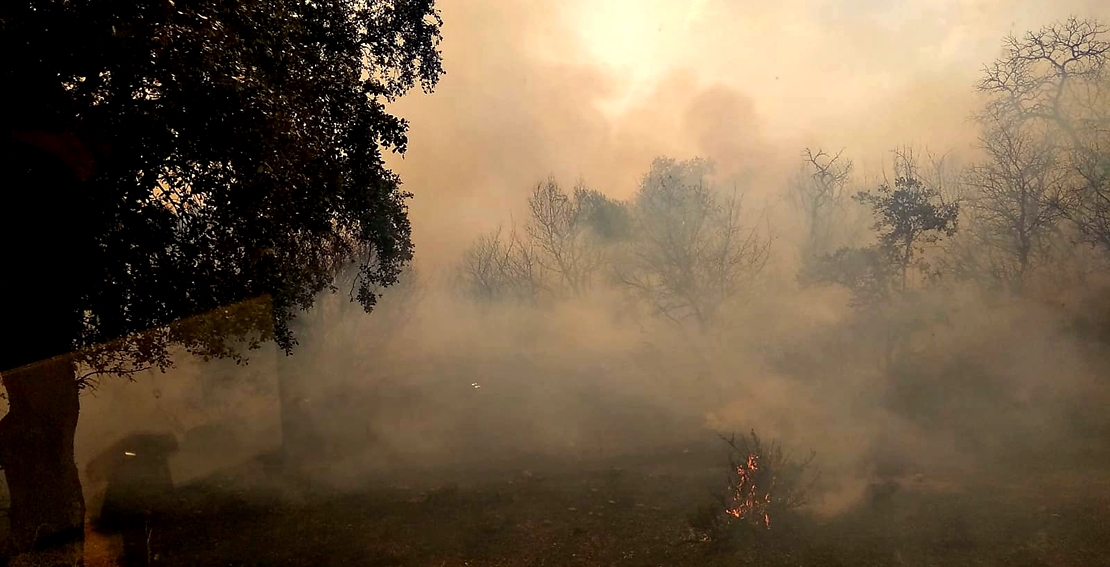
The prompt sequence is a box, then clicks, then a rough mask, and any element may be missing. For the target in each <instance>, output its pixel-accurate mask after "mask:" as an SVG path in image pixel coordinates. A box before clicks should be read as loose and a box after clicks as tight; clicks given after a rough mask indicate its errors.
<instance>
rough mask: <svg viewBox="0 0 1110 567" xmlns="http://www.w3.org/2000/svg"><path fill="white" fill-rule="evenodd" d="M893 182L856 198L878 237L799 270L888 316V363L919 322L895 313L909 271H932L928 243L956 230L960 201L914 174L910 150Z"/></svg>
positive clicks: (804, 277) (909, 285)
mask: <svg viewBox="0 0 1110 567" xmlns="http://www.w3.org/2000/svg"><path fill="white" fill-rule="evenodd" d="M896 156H897V158H898V159H897V160H896V164H895V170H896V171H897V172H899V175H898V177H896V178H895V180H894V185H893V186H891V185H890V184H889V183H886V182H883V183H880V184H879V186H878V187H877V188H876V189H875V190H874V191H870V190H868V191H861V192H860V193H857V194H856V195H854V196H853V199H855V200H856V201H858V202H859V203H861V204H863V205H865V206H867V207H868V208H870V209H871V213H872V215H873V217H874V219H875V222H874V224H873V225H872V230H873V231H874V232H875V238H876V242H875V243H874V244H872V245H870V246H866V247H862V248H854V247H843V248H841V249H839V250H837V251H836V252H834V253H832V254H826V255H824V256H822V257H820V258H819V259H818V260H817V261H816V262H814V263H812V264H810V265H809V266H807V267H806V268H805V269H803V270H802V272H801V273H800V274H799V280H800V282H801V283H802V284H803V285H813V284H818V283H833V284H839V285H842V286H845V287H847V288H848V289H849V290H850V291H851V292H852V296H853V304H854V305H855V306H856V307H858V308H861V309H864V310H867V311H870V312H871V313H873V314H877V315H878V316H879V317H880V318H882V319H883V321H884V328H885V333H884V334H885V340H884V343H885V348H884V362H885V365H886V366H885V367H886V368H888V369H889V368H890V367H891V365H892V364H893V362H894V356H895V352H896V350H897V347H898V345H899V344H901V343H903V342H905V341H906V340H907V338H908V335H909V330H910V329H912V328H914V327H916V326H917V325H918V324H919V321H918V320H917V317H916V316H913V317H908V320H905V319H907V318H906V317H897V316H896V315H897V314H898V313H897V312H896V310H895V309H893V308H895V307H900V306H904V304H905V303H906V301H905V300H906V299H907V298H909V297H910V296H911V291H912V289H913V287H914V286H915V284H916V282H915V281H913V280H911V278H910V275H911V273H914V272H916V274H915V275H918V276H920V277H919V278H918V279H919V280H920V279H924V278H925V277H927V276H928V275H929V269H930V267H929V264H928V262H927V260H926V251H927V250H926V248H927V247H928V246H929V245H932V244H935V243H937V242H938V241H939V240H940V239H941V238H942V237H943V236H952V235H953V234H955V232H956V226H957V220H958V217H959V206H958V204H956V203H950V202H945V201H944V200H943V199H942V198H941V195H940V193H939V191H937V190H936V189H934V188H932V187H930V186H928V185H926V184H925V183H924V182H922V181H921V180H920V179H918V178H917V177H916V175H918V174H919V173H918V172H919V169H918V165H917V162H916V159H915V158H914V157H913V154H912V153H909V152H899V153H896Z"/></svg>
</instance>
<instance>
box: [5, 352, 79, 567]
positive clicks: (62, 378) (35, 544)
mask: <svg viewBox="0 0 1110 567" xmlns="http://www.w3.org/2000/svg"><path fill="white" fill-rule="evenodd" d="M3 383H4V388H5V389H6V390H7V392H8V403H9V410H8V414H7V415H5V416H4V418H3V419H0V466H2V467H3V469H4V475H5V477H6V478H7V481H8V489H9V492H10V493H11V509H10V511H9V517H10V520H11V540H10V542H9V551H14V552H23V551H29V550H32V549H34V548H39V549H42V548H47V547H55V546H60V545H72V544H74V542H80V541H81V540H82V538H83V536H84V525H85V498H84V496H83V495H82V493H81V481H80V478H79V476H78V473H77V464H76V462H75V461H74V455H73V439H74V435H75V433H76V431H77V418H78V414H79V411H80V405H79V400H78V394H79V390H78V386H77V380H76V378H75V376H74V366H73V363H72V361H71V359H70V357H69V356H59V357H55V358H51V359H48V360H45V361H42V362H38V363H35V364H31V365H28V366H24V367H21V368H17V369H13V370H8V371H5V372H4V373H3Z"/></svg>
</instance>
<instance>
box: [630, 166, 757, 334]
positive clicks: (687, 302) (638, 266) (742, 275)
mask: <svg viewBox="0 0 1110 567" xmlns="http://www.w3.org/2000/svg"><path fill="white" fill-rule="evenodd" d="M711 167H712V166H711V165H710V164H709V163H708V162H706V161H703V160H697V159H695V160H690V161H686V162H676V161H675V160H673V159H669V158H660V159H657V160H655V162H654V163H653V164H652V168H651V171H650V172H649V173H648V174H647V175H646V176H644V178H643V180H642V182H641V186H640V191H639V193H638V194H637V195H636V198H635V201H634V204H633V224H634V226H633V232H634V237H633V239H632V240H631V241H630V242H629V244H628V247H627V249H626V255H625V257H624V258H623V261H622V262H619V263H618V265H617V276H618V280H619V281H620V282H621V283H622V284H623V285H625V286H627V287H628V288H629V289H630V290H633V291H634V292H636V293H637V294H638V295H640V296H641V297H642V298H644V299H645V300H646V301H648V302H649V303H650V304H651V305H652V306H653V308H654V309H655V311H656V312H658V313H659V314H661V315H663V316H665V317H667V318H669V319H671V320H673V321H676V322H682V321H685V320H688V319H693V320H694V321H695V322H696V323H697V325H698V326H699V328H702V329H706V328H707V327H708V326H709V325H710V324H711V323H712V322H713V321H714V319H715V318H716V316H717V314H718V312H719V309H720V307H721V306H722V305H723V304H724V303H726V302H728V301H729V300H732V299H734V298H735V297H736V296H737V295H738V294H739V292H740V291H742V289H743V288H744V286H745V285H746V284H748V283H750V281H751V280H752V279H753V278H754V277H755V276H756V275H758V274H759V273H760V272H761V271H762V269H763V267H764V266H765V265H766V263H767V259H768V252H769V248H770V242H771V239H770V238H769V237H767V236H764V235H762V234H760V233H759V231H758V230H757V229H755V228H748V227H745V226H744V224H743V223H742V220H741V210H742V207H741V197H740V194H739V193H738V192H735V193H733V194H732V195H731V196H728V197H725V198H722V197H720V196H718V195H717V194H716V193H714V192H713V191H712V190H710V188H709V187H708V186H707V185H706V183H705V176H706V174H707V173H708V172H709V171H711Z"/></svg>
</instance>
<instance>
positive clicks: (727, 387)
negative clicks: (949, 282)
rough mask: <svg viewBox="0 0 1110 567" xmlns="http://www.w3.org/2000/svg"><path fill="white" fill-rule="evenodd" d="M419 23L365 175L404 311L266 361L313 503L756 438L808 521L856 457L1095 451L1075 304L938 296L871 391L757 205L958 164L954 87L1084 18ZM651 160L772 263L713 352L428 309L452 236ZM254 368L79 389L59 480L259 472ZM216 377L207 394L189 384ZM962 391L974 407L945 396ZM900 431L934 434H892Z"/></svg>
mask: <svg viewBox="0 0 1110 567" xmlns="http://www.w3.org/2000/svg"><path fill="white" fill-rule="evenodd" d="M442 11H443V19H444V21H445V26H444V30H443V32H444V36H445V42H444V44H443V49H444V66H445V68H446V69H447V75H446V76H445V77H444V79H443V81H442V83H441V84H440V85H439V87H438V88H437V91H436V93H435V94H433V95H430V96H422V95H418V94H413V95H411V96H409V97H408V98H405V99H403V100H402V101H400V102H398V103H397V104H396V107H395V108H396V110H397V111H398V112H399V113H400V114H401V115H403V116H404V117H406V118H407V119H409V120H410V121H411V124H412V127H411V130H410V143H409V148H408V153H407V155H406V156H405V157H404V158H403V159H401V158H400V157H397V156H393V157H391V158H390V162H391V166H392V167H394V168H395V170H396V171H397V172H398V173H400V175H401V177H402V179H403V180H404V182H405V186H406V188H407V189H409V190H411V191H412V192H414V193H415V198H414V199H413V201H412V203H411V218H412V223H413V226H414V240H415V243H416V246H417V261H416V272H417V273H418V274H420V275H421V276H422V277H421V279H420V283H419V285H418V286H417V287H418V288H420V289H421V290H422V291H421V292H420V293H419V294H417V295H419V297H415V298H414V296H413V295H412V293H413V292H411V291H399V292H396V293H394V292H393V291H390V292H387V293H386V296H385V297H384V298H383V302H382V305H381V307H380V308H379V309H378V311H376V312H375V313H374V314H373V315H371V316H369V317H366V316H364V315H363V314H361V313H360V312H359V310H358V309H357V307H356V306H354V305H351V304H349V303H347V302H346V298H345V296H343V295H342V294H340V295H338V296H331V297H328V298H325V299H323V300H322V301H321V305H320V306H319V307H318V308H317V309H316V311H314V312H313V313H312V314H310V315H308V316H306V317H305V320H304V326H303V327H302V329H301V330H302V333H303V335H302V336H303V341H302V343H303V344H302V348H301V349H300V350H298V352H297V353H296V354H295V355H294V356H293V357H292V358H293V359H294V360H296V361H297V362H296V366H295V368H296V372H299V373H301V374H302V376H303V378H304V379H305V380H306V382H308V383H309V384H311V390H312V392H313V394H312V396H311V397H312V403H313V404H317V405H315V406H313V407H314V409H313V410H312V411H313V412H314V413H313V415H314V416H315V417H316V419H317V421H318V425H319V427H320V428H321V430H322V431H323V432H324V434H325V436H326V437H327V438H329V439H332V440H333V443H334V444H336V445H337V446H339V447H340V449H341V451H340V452H341V453H343V455H344V457H343V459H344V460H343V461H342V464H341V465H337V464H334V463H331V464H330V465H329V467H328V471H326V472H325V471H320V474H321V475H325V476H322V478H327V479H328V480H329V482H333V483H336V484H339V485H348V484H357V483H358V482H359V479H360V478H362V477H365V476H366V475H369V474H375V473H379V472H385V471H389V470H396V469H398V468H402V467H413V466H430V465H460V464H465V463H473V462H478V461H490V462H492V461H496V460H497V459H501V460H508V459H510V457H513V456H514V455H526V454H535V453H538V454H544V455H553V456H561V457H565V458H572V459H588V458H590V457H592V456H599V455H612V454H616V453H620V452H622V451H623V452H634V451H637V450H647V449H648V448H652V447H662V446H668V445H681V444H683V443H689V442H691V441H690V440H691V439H701V438H704V437H705V435H706V432H707V431H709V430H714V429H715V430H736V431H744V430H746V429H747V428H749V427H755V428H757V429H759V430H760V432H761V434H764V435H765V436H768V437H778V438H782V439H783V440H785V441H787V442H788V443H789V444H791V445H792V446H795V447H797V448H798V449H799V450H800V451H805V450H806V449H809V448H812V449H814V450H816V451H817V452H818V455H819V458H820V461H819V462H821V463H822V466H823V467H824V468H826V469H827V470H829V471H831V474H830V475H829V476H828V478H830V479H831V480H830V481H829V483H830V484H829V485H828V487H827V490H828V492H827V495H826V499H825V500H824V501H823V504H822V506H823V509H824V510H825V511H827V512H830V513H833V512H836V511H839V510H842V509H844V508H846V507H847V506H849V505H851V504H852V503H854V502H855V501H856V500H857V498H858V497H859V495H860V494H861V491H862V488H861V487H862V486H864V485H865V484H866V481H867V479H868V478H870V476H869V475H872V474H873V471H872V470H871V468H873V465H874V463H875V462H876V459H877V457H876V455H893V456H891V457H890V458H891V459H894V460H899V461H900V462H902V463H904V464H905V466H906V467H908V468H910V469H912V470H917V471H933V472H937V471H944V470H948V471H953V473H954V474H957V473H958V474H968V473H969V471H971V470H976V469H977V468H980V467H985V466H990V465H992V464H993V462H994V461H998V462H1001V461H1002V460H1004V459H1007V458H1010V454H1012V453H1014V452H1018V453H1020V452H1021V451H1022V450H1028V451H1033V450H1044V449H1046V448H1053V447H1056V446H1057V444H1058V443H1059V442H1060V441H1059V440H1061V439H1067V438H1069V436H1073V435H1074V434H1075V432H1076V431H1077V430H1078V429H1077V428H1080V425H1077V424H1076V422H1075V420H1074V419H1071V418H1069V417H1068V416H1069V415H1070V416H1073V417H1074V416H1075V415H1080V416H1082V419H1084V420H1087V421H1086V422H1084V423H1085V424H1086V425H1083V427H1096V426H1098V425H1097V421H1098V420H1097V418H1096V417H1095V416H1093V414H1092V411H1093V410H1091V409H1089V408H1091V407H1096V406H1095V404H1094V403H1093V402H1092V403H1091V404H1084V403H1082V402H1083V400H1084V399H1086V400H1095V399H1098V400H1104V399H1105V398H1106V391H1105V390H1104V389H1102V388H1100V387H1099V385H1098V383H1097V380H1096V376H1097V375H1098V374H1099V372H1101V370H1100V369H1103V368H1104V367H1103V366H1100V365H1101V364H1102V361H1099V360H1096V359H1094V358H1092V357H1093V355H1092V354H1091V348H1090V347H1089V346H1088V345H1087V344H1086V343H1085V342H1084V340H1081V339H1078V338H1076V335H1075V333H1074V332H1072V331H1071V330H1069V328H1068V327H1067V325H1068V321H1070V319H1069V317H1072V316H1073V315H1074V309H1075V308H1068V309H1065V310H1039V309H1033V308H1031V307H1030V306H1029V305H1028V304H1024V303H1023V304H1020V305H1014V306H1009V307H1004V308H999V309H994V310H991V311H990V312H989V313H987V311H986V310H984V309H983V305H984V301H985V300H984V299H983V298H981V297H971V296H969V297H960V298H956V299H951V298H950V299H951V301H952V303H951V304H950V305H949V307H948V308H947V310H948V312H949V313H950V314H951V313H959V314H960V318H959V321H960V323H959V325H960V326H949V327H938V328H943V331H940V332H939V335H938V336H937V337H935V340H934V341H933V342H932V343H930V346H929V348H928V349H927V350H926V351H924V352H923V353H922V354H921V356H920V358H918V359H915V366H914V368H915V370H913V371H912V372H911V371H910V370H907V371H906V372H905V373H904V375H903V378H904V383H899V384H896V385H892V384H891V383H889V382H888V381H887V380H886V378H885V377H884V376H883V374H882V372H880V370H879V365H880V362H879V361H880V359H881V353H880V352H878V350H877V349H876V347H875V346H874V345H875V342H874V341H872V340H871V338H869V337H872V336H873V335H874V333H875V332H876V330H875V329H873V328H869V327H867V326H866V325H865V324H864V323H861V322H859V321H858V320H857V319H856V316H855V315H854V311H853V310H852V309H851V308H850V307H848V304H847V298H846V297H845V294H844V293H842V292H841V291H840V290H835V289H818V290H812V289H809V290H803V289H799V288H798V286H797V285H796V283H795V282H794V281H793V277H792V274H793V272H794V271H793V268H792V266H791V265H790V261H789V260H787V259H784V258H786V257H787V256H789V254H790V252H789V248H790V245H789V243H791V242H793V241H792V240H791V239H792V238H793V237H794V236H796V235H794V234H791V231H793V230H794V229H793V228H791V227H793V226H796V224H797V223H796V222H795V220H793V217H791V216H790V215H791V212H790V210H789V209H788V207H786V205H785V203H784V202H783V200H782V199H783V192H784V187H785V186H786V183H787V182H788V181H789V180H790V179H791V177H792V176H793V175H794V174H795V173H796V171H797V168H798V166H799V164H800V158H799V156H800V152H801V150H802V149H803V148H805V147H814V148H815V149H816V148H817V147H824V148H826V149H828V150H832V151H836V150H839V149H840V148H847V154H846V155H849V156H851V157H853V158H855V159H856V161H857V163H858V165H859V172H858V173H857V175H856V178H857V180H858V179H865V178H868V177H870V178H874V177H875V176H877V175H878V174H879V173H880V172H881V171H882V170H883V168H884V167H889V160H890V155H889V150H891V149H892V148H894V147H898V146H901V145H902V144H914V145H915V146H917V147H928V148H931V149H935V150H937V151H940V152H946V151H949V152H952V153H953V154H955V155H957V156H959V155H965V156H972V155H973V154H974V147H973V146H974V142H975V139H976V136H977V134H978V131H977V129H976V127H975V125H974V123H972V122H971V121H970V120H969V116H970V115H971V113H972V112H973V111H974V110H975V108H976V107H977V104H979V102H980V101H979V99H978V98H977V96H976V94H975V92H974V84H975V80H976V77H977V74H978V72H979V69H980V66H981V65H982V64H983V63H985V62H987V61H989V60H990V59H992V58H993V57H994V56H995V55H996V54H997V52H998V48H999V45H1000V40H1001V38H1002V37H1003V36H1004V35H1005V34H1006V33H1009V32H1011V31H1014V32H1016V33H1020V32H1021V31H1023V30H1026V29H1032V28H1035V27H1038V26H1040V25H1042V24H1044V23H1047V22H1049V21H1051V20H1053V19H1057V18H1061V17H1066V16H1067V15H1068V14H1070V13H1073V12H1074V13H1079V14H1083V15H1093V16H1103V17H1106V16H1107V14H1108V12H1107V8H1106V7H1105V6H1104V5H1103V3H1101V2H1098V1H1097V0H1090V1H1086V2H1082V1H1079V0H1075V1H1065V2H1057V3H1055V4H1052V6H1049V4H1048V3H1043V2H1038V1H1034V0H1010V1H1003V0H946V1H942V2H924V1H922V2H880V1H852V2H839V1H832V0H827V1H817V2H815V1H810V0H804V1H803V0H784V1H780V2H754V3H753V2H734V1H726V0H694V1H683V0H667V1H664V0H653V1H644V0H622V1H617V0H614V1H611V2H606V3H603V4H602V5H601V6H600V7H599V6H598V4H597V3H591V2H586V1H585V0H578V1H571V2H567V1H546V0H545V1H533V2H504V1H497V0H466V1H462V0H456V1H446V2H443V3H442ZM660 155H668V156H672V157H675V158H678V159H686V158H690V157H694V156H701V157H706V158H711V159H713V160H714V162H715V163H716V164H717V170H716V176H715V179H716V180H720V181H727V180H742V188H743V189H744V190H745V191H746V192H747V195H746V201H745V203H746V206H747V208H746V209H745V211H746V213H747V214H749V215H750V216H749V221H750V222H753V223H756V224H759V225H761V226H763V225H766V226H771V227H776V230H778V231H780V234H778V235H777V236H778V237H779V238H777V239H776V241H775V247H776V248H775V249H774V250H775V251H774V252H773V258H775V260H774V261H773V264H775V265H772V266H771V267H770V268H769V270H768V272H767V276H766V277H765V278H764V279H763V280H762V282H761V284H760V286H759V289H758V290H757V291H756V292H753V294H752V295H751V296H750V298H749V299H748V300H747V301H746V302H744V304H743V305H742V306H740V307H739V308H738V309H737V310H736V312H735V313H732V314H730V317H729V321H728V323H729V325H728V329H727V330H726V331H723V332H722V333H721V334H720V335H719V336H717V337H716V338H715V339H713V340H709V339H704V338H702V337H700V336H697V335H695V334H693V333H690V332H688V331H686V330H681V329H679V330H676V329H674V328H672V327H670V326H668V325H667V324H665V323H662V322H659V321H657V320H652V319H650V318H648V319H644V318H636V317H634V316H633V315H632V314H630V310H629V309H626V308H625V307H624V302H625V298H624V297H623V296H622V294H620V293H617V292H613V291H611V290H608V291H602V292H599V293H597V294H595V295H593V296H591V297H589V298H587V299H583V300H580V301H572V302H567V303H564V304H560V305H559V306H558V307H554V308H552V307H540V308H533V307H520V306H516V305H503V306H478V305H475V304H473V303H470V302H468V301H465V300H463V299H461V298H460V297H459V296H458V294H457V293H455V291H456V290H454V289H452V286H451V279H450V277H449V276H450V274H451V273H452V270H453V269H454V267H455V265H456V263H457V262H458V261H459V259H460V256H461V254H462V252H463V251H464V250H465V249H466V247H467V246H469V245H470V243H471V242H472V241H473V239H474V238H475V237H476V236H477V235H478V234H480V233H482V232H486V231H489V230H491V229H493V228H494V227H496V226H498V225H508V224H509V223H514V224H516V225H518V226H519V225H521V224H522V223H523V222H524V221H525V211H526V199H527V196H528V193H529V191H530V190H531V188H532V186H533V185H534V184H535V183H536V182H537V181H539V180H541V179H543V178H546V177H547V176H548V175H554V176H555V177H556V178H557V179H559V180H560V181H561V182H562V183H563V184H564V185H565V186H568V187H569V186H570V185H572V184H573V183H574V182H575V181H576V180H578V179H583V180H585V181H586V182H587V183H588V184H589V185H590V186H592V187H594V188H596V189H598V190H600V191H602V192H604V193H605V194H607V195H608V196H610V197H612V198H616V199H627V198H630V197H631V196H632V195H633V194H634V193H635V191H636V188H637V184H638V182H639V180H640V177H641V176H642V175H643V174H644V173H645V172H646V171H647V170H648V168H649V166H650V164H651V161H652V159H653V158H655V157H657V156H660ZM738 183H740V182H738ZM279 360H281V359H279V357H278V355H277V353H275V352H271V351H269V350H264V351H260V352H259V353H257V354H256V355H255V356H253V357H252V362H251V364H250V365H249V366H247V367H243V368H239V367H234V366H233V365H229V364H227V363H223V362H217V363H200V362H199V361H195V360H189V359H183V360H182V362H181V363H180V364H179V368H178V369H176V370H174V371H172V372H171V373H170V374H168V375H155V374H150V375H144V376H141V377H139V378H138V383H137V384H123V383H113V384H107V385H105V387H104V388H103V389H102V390H101V391H100V392H99V393H98V394H96V395H95V396H92V397H87V398H86V399H85V402H84V411H83V414H82V424H81V430H80V432H79V436H80V438H79V452H80V454H79V460H82V461H87V460H88V459H89V458H91V456H92V455H94V454H95V453H96V452H97V451H99V450H100V449H101V448H103V447H104V446H107V445H108V444H110V442H111V441H112V440H113V439H114V438H116V437H118V436H122V435H124V434H125V433H127V432H129V431H134V430H142V429H163V430H171V431H174V432H175V433H177V434H179V435H184V433H185V432H186V431H191V430H193V429H194V428H196V427H200V426H203V425H204V424H206V423H216V422H221V421H223V422H225V424H226V425H225V427H226V429H225V430H224V431H234V432H235V436H234V437H235V439H237V441H236V442H235V443H230V442H228V443H225V444H226V445H229V446H226V447H219V446H218V445H219V443H215V442H213V443H215V445H213V444H212V443H209V444H207V445H205V444H201V445H198V446H197V447H196V448H195V449H192V448H190V446H189V445H188V443H185V444H183V447H182V450H181V451H180V453H179V454H178V456H176V457H175V459H176V460H175V461H174V463H175V467H176V469H175V475H177V476H178V480H180V481H184V480H188V479H191V478H196V477H199V476H203V475H204V474H207V473H208V472H211V471H214V470H218V469H220V468H221V467H224V466H227V465H228V464H230V463H232V462H234V461H236V460H237V459H238V460H242V458H243V456H244V455H246V454H250V453H251V452H261V451H263V450H267V449H268V448H272V447H273V446H274V445H275V444H276V443H277V440H278V439H280V429H279V424H278V418H277V414H276V400H277V393H276V391H275V390H274V388H275V386H274V384H275V378H274V377H275V375H276V373H277V372H278V370H277V367H276V365H277V364H278V361H279ZM215 375H223V376H225V377H226V379H225V380H216V381H215V382H216V385H214V386H213V385H211V384H212V383H213V379H212V376H215ZM972 381H973V382H975V383H976V384H980V385H982V387H983V388H984V389H981V390H976V391H972V390H967V391H964V390H959V389H953V386H954V385H958V384H961V383H966V382H972ZM202 383H203V384H209V385H208V386H204V387H203V388H202V387H201V384H202ZM992 388H993V389H992ZM155 391H157V393H158V396H157V397H156V396H155ZM945 392H948V393H945ZM329 404H330V405H329ZM898 404H904V407H900V406H898ZM930 404H932V405H930ZM977 404H978V405H977ZM899 407H900V408H901V409H899V410H898V411H895V410H892V408H899ZM924 407H928V408H931V409H932V410H933V413H934V414H936V415H941V416H942V418H941V421H940V422H929V421H927V420H925V419H924V418H923V419H918V420H915V419H912V418H911V417H907V416H912V415H913V413H914V412H915V411H918V410H921V408H924ZM1101 407H1105V405H1104V404H1103V405H1102V406H1101ZM921 411H924V410H921ZM946 412H947V413H946ZM1077 412H1078V413H1077ZM1069 419H1070V421H1069ZM1076 419H1079V418H1076ZM945 420H947V421H945ZM1022 423H1024V424H1026V425H1024V426H1021V425H1020V424H1022ZM1007 435H1009V437H1007ZM217 437H219V436H217ZM223 439H224V441H226V439H227V437H224V438H223ZM222 442H223V441H221V443H222ZM198 443H199V442H198ZM230 445H233V446H230ZM214 447H215V448H214ZM217 449H218V450H217ZM869 467H870V468H869Z"/></svg>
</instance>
